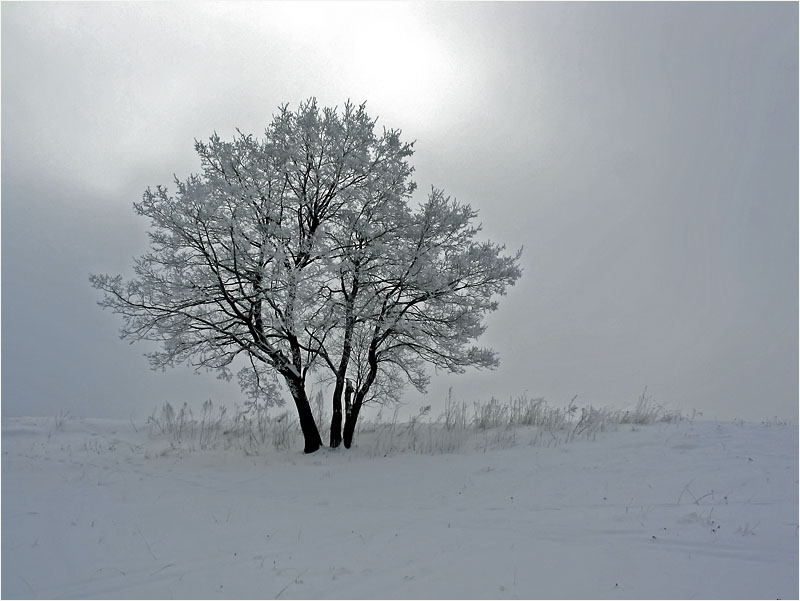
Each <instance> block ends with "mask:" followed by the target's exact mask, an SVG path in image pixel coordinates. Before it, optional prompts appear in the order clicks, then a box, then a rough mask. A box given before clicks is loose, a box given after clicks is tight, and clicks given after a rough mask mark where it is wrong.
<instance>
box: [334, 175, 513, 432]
mask: <svg viewBox="0 0 800 601" xmlns="http://www.w3.org/2000/svg"><path fill="white" fill-rule="evenodd" d="M476 216H477V213H476V212H475V211H474V210H473V209H472V208H471V207H470V206H469V205H462V204H459V203H458V202H456V201H454V200H451V199H450V198H449V197H446V196H445V195H444V193H443V192H442V191H441V190H437V189H432V190H431V193H430V194H429V196H428V199H427V202H425V203H424V204H423V205H422V206H421V207H419V209H418V210H417V211H415V212H413V213H409V214H408V216H407V221H406V222H405V223H404V224H403V225H402V226H400V225H398V226H397V227H395V228H393V229H392V230H391V233H392V235H391V236H387V237H386V244H387V247H386V250H383V249H382V250H377V252H375V254H374V256H373V257H372V258H373V259H375V268H374V269H373V270H371V271H370V272H368V274H361V275H362V278H361V280H360V282H359V286H360V290H361V291H362V294H363V296H364V297H365V300H364V302H363V303H361V304H359V305H358V308H359V311H358V313H357V317H356V318H355V319H352V320H351V321H349V322H346V327H351V328H352V330H353V332H352V333H351V334H350V336H351V340H353V341H355V343H354V345H355V346H356V348H357V350H356V352H355V353H354V355H355V364H356V393H355V398H354V400H353V405H352V408H351V411H350V413H349V414H348V416H347V420H346V422H345V426H344V444H345V446H346V447H348V448H349V447H350V445H351V444H352V438H353V433H354V431H355V425H356V423H357V420H358V415H359V411H360V409H361V407H362V406H363V404H364V403H365V402H367V401H368V400H370V398H374V397H376V396H378V397H383V398H385V397H386V395H387V394H391V392H390V391H397V390H398V389H399V385H400V382H401V380H402V379H403V378H402V376H405V378H404V379H405V380H407V381H408V382H410V383H411V384H412V385H414V386H415V387H416V388H417V389H418V390H420V391H424V390H425V387H426V386H427V383H428V377H427V375H426V373H425V365H426V364H432V365H434V366H436V367H439V368H443V369H446V370H448V371H451V372H456V373H460V372H463V371H464V370H465V368H466V367H477V368H494V367H496V366H497V365H498V363H499V361H498V358H497V355H496V353H495V352H494V351H492V350H491V349H487V348H481V347H477V346H475V345H472V344H471V342H472V341H474V340H476V339H477V338H478V337H479V336H480V335H481V334H482V333H483V332H484V330H485V325H484V322H483V319H484V316H485V315H486V314H487V313H489V312H491V311H494V310H496V309H497V301H496V297H497V296H499V295H503V294H505V291H506V288H507V287H508V286H512V285H514V283H515V282H516V280H517V279H518V278H519V277H520V276H521V274H522V272H521V269H520V267H519V258H520V256H521V253H522V250H521V249H520V251H518V252H517V253H515V254H513V255H506V254H504V250H505V247H504V246H499V245H497V244H494V243H492V242H489V241H482V242H481V241H478V240H477V239H476V236H477V234H478V233H479V231H480V227H479V226H475V225H473V221H474V219H475V218H476ZM389 248H390V249H391V250H390V251H389V250H388V249H389ZM373 250H374V249H373ZM359 265H360V263H358V262H356V263H354V264H353V273H354V274H355V273H356V272H357V271H358V269H357V267H358V266H359ZM365 275H367V276H368V277H363V276H365ZM353 277H355V276H353ZM376 385H377V387H378V391H379V394H378V395H376V394H375V392H374V390H373V387H374V386H376ZM371 392H372V397H371V396H370V394H371Z"/></svg>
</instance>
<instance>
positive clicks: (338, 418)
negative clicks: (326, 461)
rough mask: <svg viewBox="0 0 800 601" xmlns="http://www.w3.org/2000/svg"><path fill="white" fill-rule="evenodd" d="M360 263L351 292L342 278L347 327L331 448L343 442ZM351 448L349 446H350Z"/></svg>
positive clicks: (336, 393)
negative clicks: (343, 392)
mask: <svg viewBox="0 0 800 601" xmlns="http://www.w3.org/2000/svg"><path fill="white" fill-rule="evenodd" d="M359 274H360V265H359V263H358V261H356V262H355V269H354V272H353V284H352V288H351V290H350V292H349V293H348V292H346V291H345V290H344V280H342V292H343V293H344V299H345V308H344V311H345V319H344V322H345V327H344V342H343V343H342V358H341V360H340V361H339V369H338V370H337V371H336V386H335V388H334V389H333V413H332V415H331V448H332V449H335V448H336V447H338V446H339V445H340V444H341V443H342V390H343V389H344V385H345V380H346V376H347V366H348V364H349V363H350V353H351V352H352V348H353V328H354V327H355V319H354V317H353V312H354V308H355V299H356V296H358V287H359ZM348 448H349V447H348Z"/></svg>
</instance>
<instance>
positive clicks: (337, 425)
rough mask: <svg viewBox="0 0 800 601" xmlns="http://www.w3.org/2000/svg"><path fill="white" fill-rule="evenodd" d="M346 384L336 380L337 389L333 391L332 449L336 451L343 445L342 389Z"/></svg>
mask: <svg viewBox="0 0 800 601" xmlns="http://www.w3.org/2000/svg"><path fill="white" fill-rule="evenodd" d="M343 388H344V382H343V381H341V380H340V379H339V378H336V387H335V388H334V389H333V414H332V415H331V448H332V449H335V448H336V447H338V446H339V445H340V444H341V443H342V389H343Z"/></svg>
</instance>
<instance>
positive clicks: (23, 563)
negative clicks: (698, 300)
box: [2, 418, 798, 599]
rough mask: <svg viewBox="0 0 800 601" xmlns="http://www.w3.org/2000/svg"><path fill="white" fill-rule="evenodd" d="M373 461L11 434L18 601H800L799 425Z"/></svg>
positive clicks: (385, 449)
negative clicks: (665, 600) (197, 600)
mask: <svg viewBox="0 0 800 601" xmlns="http://www.w3.org/2000/svg"><path fill="white" fill-rule="evenodd" d="M429 434H430V436H434V435H436V436H438V435H442V433H441V432H438V433H436V432H433V431H431V432H430V433H429ZM532 441H535V444H530V443H531V442H532ZM358 443H359V445H358V447H357V448H354V449H351V450H349V451H347V450H344V449H340V450H336V451H332V450H323V451H320V452H318V453H315V454H313V455H308V456H306V455H303V454H302V452H301V445H300V443H299V442H298V444H297V445H295V446H294V448H292V449H289V450H283V451H276V450H274V449H272V450H264V451H263V452H262V453H260V454H258V455H247V454H245V453H244V452H243V451H242V450H241V449H239V448H235V447H230V448H227V449H225V448H224V445H216V448H211V449H205V450H203V449H200V448H195V447H193V446H192V445H188V446H186V445H184V446H180V445H176V444H175V442H174V441H172V440H169V439H168V438H166V437H163V436H153V435H152V433H151V432H150V431H148V429H147V427H145V426H144V425H142V424H138V425H137V424H133V423H129V422H124V421H104V420H90V419H49V420H47V419H34V418H25V419H23V418H5V419H3V421H2V596H3V597H4V598H52V597H69V598H173V597H178V598H266V599H271V598H645V599H646V598H678V599H681V598H797V596H798V428H797V427H796V426H789V425H780V424H746V423H717V422H703V421H680V422H678V423H663V424H652V425H647V426H633V425H620V426H618V427H615V428H613V429H612V431H606V432H600V433H597V434H596V435H594V436H592V437H591V438H590V439H575V440H572V441H568V442H567V441H556V439H555V438H553V439H551V440H550V441H549V442H548V440H547V439H546V438H545V437H542V436H538V437H535V436H533V435H532V433H531V431H530V429H525V428H520V429H517V430H515V431H514V433H513V436H512V435H509V434H508V431H506V433H505V434H504V435H502V436H501V435H499V434H498V433H492V432H491V431H485V432H475V433H473V434H471V437H470V438H469V439H468V440H466V441H464V442H463V444H461V445H460V446H459V448H458V451H457V452H456V453H430V454H418V453H414V452H411V451H410V450H408V449H407V445H406V446H405V447H403V449H405V450H404V451H403V452H400V451H397V452H393V450H392V446H391V444H387V442H386V440H382V441H378V440H377V439H375V438H370V435H369V433H362V434H361V437H360V438H359V440H358ZM445 446H446V445H445ZM434 447H435V445H432V446H431V447H430V448H431V449H432V448H434ZM384 455H386V456H384Z"/></svg>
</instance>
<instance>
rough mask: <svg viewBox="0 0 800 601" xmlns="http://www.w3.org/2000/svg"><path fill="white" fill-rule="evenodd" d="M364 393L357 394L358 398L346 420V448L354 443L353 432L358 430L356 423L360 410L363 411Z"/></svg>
mask: <svg viewBox="0 0 800 601" xmlns="http://www.w3.org/2000/svg"><path fill="white" fill-rule="evenodd" d="M363 398H364V397H363V395H362V394H361V391H359V393H358V394H357V395H356V400H355V402H354V403H353V406H352V407H351V408H350V412H349V413H348V414H347V417H346V418H345V420H344V448H346V449H349V448H350V446H351V445H352V444H353V434H355V431H356V423H357V422H358V412H359V411H361V405H362V404H363Z"/></svg>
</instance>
